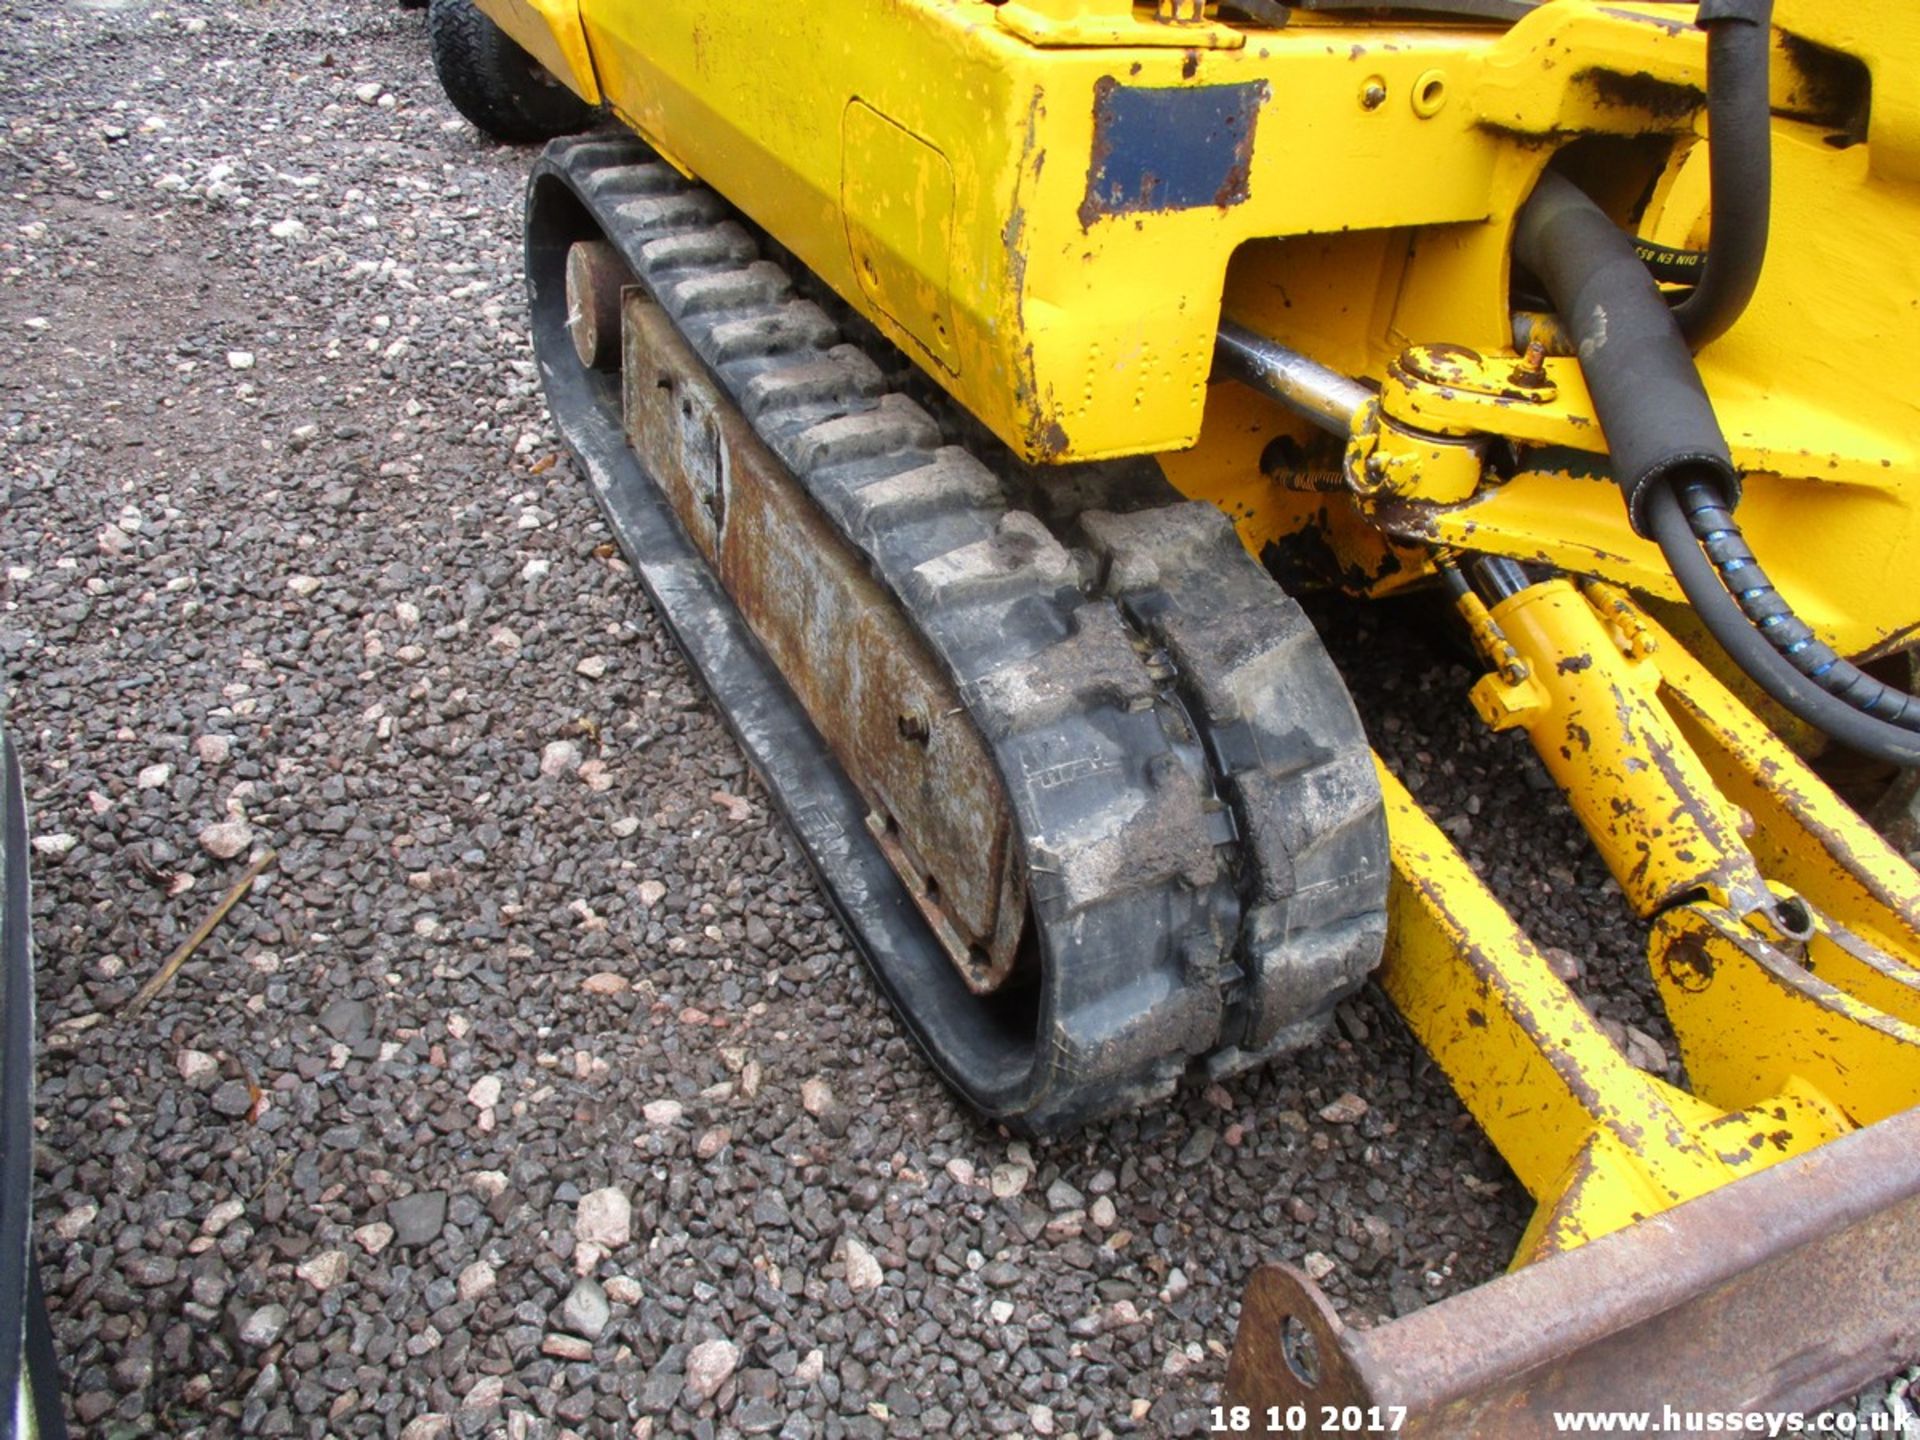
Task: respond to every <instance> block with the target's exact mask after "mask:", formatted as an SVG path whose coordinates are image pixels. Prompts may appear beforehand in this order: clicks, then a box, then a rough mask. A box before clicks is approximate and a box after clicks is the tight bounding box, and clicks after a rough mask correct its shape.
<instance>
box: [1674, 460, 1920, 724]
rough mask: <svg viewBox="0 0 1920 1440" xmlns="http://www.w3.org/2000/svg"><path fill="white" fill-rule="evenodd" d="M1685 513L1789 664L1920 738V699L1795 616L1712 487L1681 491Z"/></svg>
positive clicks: (1750, 616) (1722, 575) (1844, 698)
mask: <svg viewBox="0 0 1920 1440" xmlns="http://www.w3.org/2000/svg"><path fill="white" fill-rule="evenodd" d="M1675 493H1676V495H1677V496H1678V498H1679V501H1680V509H1681V511H1682V512H1683V513H1684V514H1685V515H1686V517H1687V526H1688V528H1689V529H1690V530H1691V531H1692V532H1693V538H1694V539H1695V540H1696V541H1697V542H1699V545H1700V548H1701V549H1702V550H1704V551H1705V552H1706V554H1707V559H1709V560H1711V561H1712V562H1713V568H1714V569H1715V570H1717V571H1718V572H1719V574H1720V579H1721V581H1722V583H1723V584H1725V586H1726V588H1727V589H1728V590H1729V591H1731V592H1732V595H1733V598H1734V600H1736V601H1737V602H1738V603H1739V606H1740V608H1741V610H1743V611H1745V612H1746V617H1747V619H1748V620H1749V621H1751V622H1752V624H1753V626H1754V628H1755V629H1757V630H1759V631H1760V633H1761V635H1762V636H1764V637H1765V638H1766V640H1767V642H1768V644H1770V645H1771V646H1772V647H1773V648H1774V649H1775V650H1777V651H1778V652H1779V653H1780V654H1781V656H1782V657H1784V658H1785V659H1786V661H1787V663H1788V664H1790V665H1792V666H1793V668H1794V669H1795V670H1797V671H1799V672H1800V673H1801V674H1802V675H1804V676H1806V677H1807V679H1809V680H1811V681H1813V682H1814V684H1816V685H1818V686H1819V687H1820V688H1821V689H1822V690H1825V691H1827V692H1828V693H1830V694H1832V695H1834V696H1836V697H1837V698H1839V699H1840V700H1842V701H1844V702H1845V703H1846V704H1848V705H1850V706H1852V707H1853V708H1854V709H1855V710H1858V711H1860V712H1861V713H1863V714H1866V715H1871V716H1873V717H1874V718H1875V719H1878V720H1885V721H1888V722H1889V723H1891V724H1894V725H1898V726H1900V727H1901V728H1902V729H1904V730H1912V731H1915V732H1916V733H1920V699H1916V698H1915V697H1914V696H1912V695H1909V694H1907V693H1906V692H1905V691H1904V690H1896V689H1894V688H1893V687H1892V686H1890V685H1883V684H1881V683H1880V682H1879V681H1878V680H1876V679H1874V678H1873V677H1872V676H1871V675H1869V674H1867V673H1866V671H1864V670H1862V669H1860V668H1859V666H1857V665H1855V664H1853V663H1852V662H1851V661H1849V660H1847V659H1846V658H1845V657H1843V656H1841V655H1838V654H1836V653H1835V652H1834V650H1833V648H1832V647H1831V646H1829V645H1828V644H1827V642H1826V641H1824V640H1822V639H1821V638H1820V637H1819V636H1818V635H1816V634H1814V633H1813V629H1812V627H1811V626H1809V625H1808V624H1807V622H1806V621H1804V620H1802V619H1801V618H1800V617H1799V616H1798V615H1796V614H1794V613H1793V607H1792V606H1790V605H1789V604H1787V601H1786V597H1785V596H1783V595H1782V594H1781V593H1780V592H1779V591H1778V590H1776V589H1774V588H1773V582H1772V581H1771V580H1769V579H1768V578H1767V572H1766V571H1765V570H1763V569H1761V568H1760V562H1759V561H1758V560H1757V559H1755V558H1754V554H1753V551H1752V550H1751V549H1750V548H1749V547H1748V545H1747V539H1746V536H1744V535H1742V534H1741V533H1740V527H1739V525H1738V524H1736V523H1735V522H1734V518H1733V516H1732V515H1731V514H1729V513H1728V511H1727V507H1726V506H1725V504H1723V503H1722V502H1721V499H1720V497H1719V496H1718V495H1716V494H1715V493H1714V492H1713V490H1712V488H1711V487H1709V486H1706V485H1702V484H1698V483H1688V484H1685V485H1681V486H1677V487H1676V489H1675Z"/></svg>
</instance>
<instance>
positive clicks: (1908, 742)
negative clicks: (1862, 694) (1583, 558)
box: [1647, 485, 1920, 767]
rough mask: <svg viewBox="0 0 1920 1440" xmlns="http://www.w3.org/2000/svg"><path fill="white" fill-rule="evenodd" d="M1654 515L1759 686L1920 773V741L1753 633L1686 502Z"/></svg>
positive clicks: (1660, 537) (1654, 503)
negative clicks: (1697, 533) (1814, 679)
mask: <svg viewBox="0 0 1920 1440" xmlns="http://www.w3.org/2000/svg"><path fill="white" fill-rule="evenodd" d="M1647 512H1648V519H1649V522H1650V523H1651V525H1652V527H1653V538H1654V540H1655V541H1656V542H1657V543H1658V544H1659V546H1660V551H1661V553H1662V554H1663V555H1665V556H1666V559H1667V564H1668V565H1669V566H1670V567H1672V570H1673V578H1674V579H1675V580H1677V581H1678V582H1679V583H1680V589H1681V592H1682V593H1683V594H1685V595H1686V597H1687V599H1688V600H1689V601H1691V602H1692V604H1693V608H1694V612H1695V613H1696V614H1697V615H1699V617H1700V623H1701V624H1703V625H1705V626H1706V627H1707V632H1708V633H1709V634H1711V635H1712V636H1713V638H1714V639H1715V640H1717V641H1719V642H1720V646H1721V648H1722V649H1724V650H1725V651H1726V652H1727V654H1728V655H1729V656H1730V657H1732V659H1733V662H1734V664H1736V665H1738V666H1739V667H1740V668H1741V669H1742V670H1744V671H1745V672H1746V673H1747V674H1748V675H1749V676H1750V677H1752V679H1753V681H1754V683H1755V684H1757V685H1758V686H1759V687H1760V688H1761V689H1762V690H1764V691H1766V692H1767V694H1769V695H1771V696H1772V697H1773V698H1774V699H1775V700H1777V701H1779V702H1780V704H1781V705H1782V706H1783V707H1785V708H1786V709H1787V710H1788V711H1789V712H1791V713H1792V714H1794V715H1797V716H1798V717H1799V718H1800V719H1802V720H1804V721H1806V723H1807V724H1809V725H1811V726H1813V727H1814V729H1816V730H1820V731H1823V732H1825V733H1826V734H1828V735H1830V736H1832V737H1833V738H1834V739H1835V740H1837V741H1838V742H1839V743H1840V744H1842V745H1845V746H1847V747H1848V748H1849V749H1852V750H1857V751H1859V752H1860V753H1861V754H1862V755H1869V756H1872V757H1873V758H1874V759H1876V760H1881V761H1885V762H1886V763H1887V764H1889V765H1900V766H1907V767H1913V766H1920V733H1915V732H1913V731H1910V730H1905V729H1902V728H1901V727H1900V726H1898V725H1892V724H1889V723H1888V722H1886V721H1885V720H1876V719H1874V718H1873V717H1872V716H1869V715H1863V714H1861V713H1860V712H1859V711H1858V710H1856V709H1854V708H1853V706H1851V705H1849V704H1848V703H1847V702H1846V701H1844V700H1842V699H1840V698H1839V697H1838V696H1835V695H1830V694H1828V693H1827V692H1826V691H1825V690H1822V689H1820V688H1819V687H1818V686H1817V685H1812V684H1809V683H1808V682H1807V681H1806V679H1805V678H1804V677H1803V676H1801V675H1800V673H1799V672H1798V671H1796V670H1795V669H1794V668H1793V667H1792V666H1791V665H1789V664H1788V663H1787V662H1786V660H1785V659H1783V658H1782V657H1781V655H1780V652H1779V651H1777V650H1775V649H1774V648H1773V646H1772V645H1770V644H1768V643H1767V640H1766V637H1765V636H1764V635H1762V634H1761V633H1760V632H1759V631H1758V630H1756V629H1754V628H1753V625H1752V623H1751V622H1750V621H1749V620H1748V619H1747V617H1746V615H1745V613H1744V612H1742V611H1741V609H1740V607H1739V606H1738V605H1736V604H1734V602H1733V597H1732V596H1730V595H1729V594H1727V591H1726V587H1725V586H1724V585H1723V584H1722V583H1721V581H1720V575H1719V572H1718V571H1716V570H1715V569H1714V568H1713V562H1712V561H1711V560H1709V559H1708V558H1707V555H1706V552H1705V551H1704V550H1702V549H1701V548H1700V546H1699V544H1698V543H1697V542H1696V540H1695V539H1694V534H1693V527H1692V526H1691V525H1690V524H1689V523H1688V521H1687V516H1686V512H1685V510H1683V509H1682V508H1681V502H1680V498H1679V497H1678V496H1677V495H1675V494H1674V493H1673V491H1672V490H1671V489H1669V488H1668V487H1667V486H1664V485H1663V486H1661V487H1660V488H1659V490H1658V491H1657V492H1656V493H1655V494H1654V495H1653V496H1652V497H1651V498H1650V500H1649V502H1648V505H1647Z"/></svg>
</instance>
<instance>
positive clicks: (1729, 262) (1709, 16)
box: [1673, 0, 1773, 350]
mask: <svg viewBox="0 0 1920 1440" xmlns="http://www.w3.org/2000/svg"><path fill="white" fill-rule="evenodd" d="M1697 20H1698V23H1699V24H1700V25H1701V27H1702V28H1704V29H1705V30H1706V32H1707V172H1708V188H1709V190H1710V192H1711V199H1712V204H1713V214H1712V220H1711V225H1712V229H1711V230H1710V232H1709V233H1708V237H1707V255H1706V266H1705V273H1704V274H1703V275H1702V276H1701V278H1700V283H1699V284H1698V285H1696V286H1695V287H1694V290H1693V293H1692V294H1691V295H1689V296H1688V297H1687V298H1686V299H1685V300H1682V301H1681V302H1680V303H1679V304H1678V305H1676V306H1675V307H1674V310H1673V313H1674V318H1675V319H1677V320H1678V321H1679V322H1680V332H1681V334H1683V335H1685V336H1686V337H1687V343H1688V344H1689V345H1691V346H1692V347H1693V348H1694V349H1696V350H1698V349H1699V348H1700V347H1701V346H1703V345H1705V344H1707V343H1708V342H1709V341H1712V340H1715V339H1718V338H1719V337H1720V336H1721V335H1723V334H1725V333H1726V332H1727V330H1728V329H1729V328H1731V327H1732V325H1733V322H1734V321H1735V320H1737V319H1739V318H1740V312H1741V311H1743V310H1745V309H1746V308H1747V301H1749V300H1750V299H1752V298H1753V291H1754V287H1755V286H1756V285H1758V284H1759V283H1760V265H1761V262H1762V261H1763V260H1765V259H1766V254H1767V230H1768V226H1769V224H1770V217H1771V212H1772V206H1773V119H1772V109H1771V105H1770V103H1769V100H1768V96H1767V60H1768V54H1769V51H1770V49H1771V46H1772V29H1771V25H1772V20H1773V0H1702V3H1701V5H1700V10H1699V13H1698V16H1697Z"/></svg>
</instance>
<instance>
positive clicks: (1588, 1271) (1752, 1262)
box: [1227, 1110, 1920, 1440]
mask: <svg viewBox="0 0 1920 1440" xmlns="http://www.w3.org/2000/svg"><path fill="white" fill-rule="evenodd" d="M1916 1356H1920V1110H1911V1111H1907V1112H1905V1113H1903V1114H1900V1115H1897V1116H1894V1117H1893V1118H1891V1119H1888V1120H1883V1121H1881V1122H1880V1123H1879V1124H1877V1125H1874V1126H1871V1127H1869V1128H1867V1129H1865V1130H1861V1131H1857V1132H1855V1133H1854V1134H1852V1135H1849V1136H1846V1137H1845V1138H1843V1139H1840V1140H1836V1141H1834V1142H1832V1143H1831V1144H1828V1145H1824V1146H1822V1147H1821V1148H1820V1149H1818V1150H1815V1151H1813V1152H1811V1153H1810V1154H1807V1155H1804V1156H1801V1157H1800V1158H1798V1159H1794V1160H1789V1161H1785V1162H1782V1163H1781V1164H1779V1165H1776V1166H1774V1167H1772V1168H1771V1169H1768V1170H1764V1171H1762V1172H1760V1173H1759V1174H1757V1175H1753V1176H1750V1177H1749V1178H1747V1179H1744V1180H1739V1181H1736V1182H1734V1183H1733V1184H1731V1185H1728V1186H1726V1187H1725V1188H1724V1189H1721V1190H1716V1191H1714V1192H1713V1193H1711V1194H1709V1195H1704V1196H1702V1197H1700V1198H1699V1199H1697V1200H1692V1201H1689V1202H1688V1203H1686V1204H1684V1205H1681V1206H1678V1207H1677V1208H1675V1209H1673V1210H1670V1211H1667V1212H1666V1213H1664V1214H1662V1215H1657V1216H1654V1217H1652V1218H1650V1219H1647V1220H1643V1221H1641V1222H1640V1223H1639V1224H1638V1225H1636V1226H1634V1227H1633V1228H1632V1229H1630V1230H1623V1231H1620V1232H1618V1233H1616V1234H1613V1235H1609V1236H1605V1237H1604V1238H1602V1239H1599V1240H1596V1241H1593V1242H1592V1243H1591V1244H1587V1245H1583V1246H1581V1247H1580V1248H1578V1249H1575V1250H1570V1251H1567V1252H1565V1253H1564V1254H1560V1255H1555V1256H1552V1257H1551V1258H1549V1259H1546V1260H1542V1261H1540V1262H1539V1263H1537V1264H1534V1265H1529V1266H1527V1267H1526V1268H1524V1269H1521V1270H1517V1271H1515V1272H1514V1273H1512V1274H1510V1275H1505V1276H1502V1277H1501V1278H1500V1279H1498V1280H1495V1281H1493V1282H1491V1283H1489V1284H1486V1285H1482V1286H1480V1287H1479V1288H1478V1289H1475V1290H1470V1291H1468V1292H1467V1293H1465V1294H1463V1295H1457V1296H1455V1297H1454V1298H1452V1299H1450V1300H1447V1301H1443V1302H1442V1303H1441V1304H1438V1305H1434V1306H1432V1307H1430V1308H1428V1309H1425V1310H1420V1311H1416V1312H1415V1313H1414V1314H1411V1315H1408V1316H1405V1317H1403V1318H1401V1319H1399V1320H1396V1321H1394V1322H1392V1323H1391V1324H1388V1325H1383V1326H1381V1327H1379V1328H1378V1329H1374V1330H1356V1329H1349V1328H1348V1327H1347V1326H1346V1325H1344V1324H1343V1323H1342V1322H1341V1321H1340V1319H1339V1318H1338V1317H1337V1316H1336V1315H1335V1314H1334V1312H1333V1309H1332V1307H1331V1306H1330V1305H1329V1304H1328V1303H1327V1300H1326V1298H1325V1297H1324V1296H1323V1295H1322V1294H1321V1293H1320V1292H1319V1290H1318V1289H1316V1288H1315V1286H1314V1285H1313V1282H1311V1281H1310V1280H1308V1279H1307V1278H1306V1277H1305V1276H1303V1275H1301V1274H1300V1273H1299V1272H1297V1271H1295V1270H1293V1269H1292V1268H1291V1267H1288V1266H1285V1265H1266V1266H1263V1267H1261V1269H1260V1270H1258V1271H1256V1272H1255V1274H1254V1276H1253V1279H1252V1281H1251V1283H1250V1284H1249V1285H1248V1287H1247V1294H1246V1299H1245V1302H1244V1304H1243V1306H1242V1309H1241V1313H1240V1332H1239V1336H1238V1338H1237V1340H1236V1342H1235V1345H1234V1352H1233V1361H1232V1364H1231V1366H1230V1367H1229V1369H1228V1372H1227V1403H1228V1404H1230V1405H1244V1406H1248V1407H1250V1410H1251V1412H1252V1414H1251V1417H1250V1418H1251V1423H1252V1429H1251V1432H1250V1433H1253V1434H1256V1435H1289V1434H1299V1435H1304V1436H1319V1435H1334V1434H1350V1433H1352V1429H1351V1427H1350V1426H1348V1427H1347V1428H1345V1429H1343V1428H1342V1418H1341V1412H1342V1411H1343V1410H1344V1409H1345V1408H1346V1407H1350V1406H1358V1407H1360V1409H1361V1410H1362V1411H1363V1412H1367V1411H1371V1410H1373V1409H1374V1408H1376V1407H1377V1408H1378V1409H1379V1410H1380V1411H1381V1412H1382V1413H1383V1415H1387V1416H1391V1414H1392V1412H1393V1411H1394V1410H1395V1408H1397V1407H1399V1408H1404V1412H1405V1419H1404V1423H1403V1424H1402V1426H1401V1428H1400V1429H1399V1430H1398V1431H1397V1432H1396V1433H1398V1434H1401V1435H1405V1436H1410V1437H1418V1436H1433V1437H1441V1436H1445V1437H1448V1440H1509V1437H1511V1440H1535V1437H1538V1436H1541V1435H1549V1434H1553V1433H1556V1429H1555V1423H1554V1416H1555V1414H1556V1413H1559V1414H1566V1413H1569V1412H1573V1411H1609V1412H1614V1413H1616V1414H1619V1413H1622V1412H1626V1413H1632V1412H1647V1413H1648V1414H1649V1415H1650V1417H1651V1423H1650V1424H1648V1425H1647V1426H1646V1430H1649V1431H1651V1430H1653V1429H1655V1428H1657V1426H1658V1425H1659V1423H1660V1420H1661V1417H1662V1414H1663V1411H1664V1408H1665V1407H1667V1406H1672V1407H1673V1408H1674V1409H1676V1410H1681V1411H1730V1410H1741V1411H1810V1410H1814V1409H1817V1408H1818V1407H1819V1406H1821V1405H1824V1404H1828V1403H1831V1402H1832V1401H1834V1400H1837V1399H1840V1398H1842V1397H1844V1396H1846V1395H1849V1394H1852V1393H1854V1392H1855V1391H1856V1390H1858V1389H1859V1388H1860V1387H1861V1386H1863V1385H1865V1384H1866V1383H1868V1382H1869V1381H1872V1380H1875V1379H1877V1378H1879V1377H1881V1376H1883V1375H1887V1374H1890V1373H1891V1372H1893V1371H1894V1370H1896V1369H1898V1368H1900V1367H1901V1366H1902V1365H1905V1364H1910V1363H1911V1362H1912V1361H1913V1360H1914V1358H1915V1357H1916ZM1293 1407H1300V1408H1299V1410H1298V1412H1297V1414H1296V1417H1295V1418H1301V1419H1304V1420H1305V1421H1306V1422H1307V1423H1306V1424H1305V1426H1304V1427H1303V1428H1300V1429H1298V1430H1289V1429H1287V1428H1286V1425H1285V1422H1286V1420H1287V1419H1288V1418H1289V1416H1288V1412H1289V1410H1291V1409H1293ZM1329 1416H1331V1417H1332V1422H1331V1423H1328V1417H1329ZM1347 1418H1348V1419H1350V1418H1351V1417H1350V1416H1348V1417H1347ZM1270 1421H1278V1422H1280V1423H1279V1424H1277V1425H1276V1424H1270V1423H1269V1422H1270ZM1613 1433H1616V1434H1633V1433H1642V1432H1639V1431H1635V1430H1632V1429H1629V1430H1626V1431H1620V1430H1615V1431H1614V1432H1613Z"/></svg>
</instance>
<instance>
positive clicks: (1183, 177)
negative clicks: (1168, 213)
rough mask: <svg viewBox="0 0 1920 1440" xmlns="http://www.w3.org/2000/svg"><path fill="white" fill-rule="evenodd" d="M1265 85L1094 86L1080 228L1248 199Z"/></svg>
mask: <svg viewBox="0 0 1920 1440" xmlns="http://www.w3.org/2000/svg"><path fill="white" fill-rule="evenodd" d="M1267 94H1268V91H1267V82H1266V81H1264V80H1254V81H1249V82H1247V83H1246V84H1242V85H1189V86H1181V87H1179V88H1175V89H1167V88H1165V87H1157V88H1153V89H1146V88H1142V87H1136V86H1131V85H1122V84H1121V83H1120V82H1119V81H1118V80H1116V79H1114V78H1113V77H1112V76H1111V75H1103V76H1101V77H1100V79H1099V80H1097V81H1096V82H1094V87H1093V156H1092V159H1091V162H1090V163H1089V164H1088V166H1087V198H1086V199H1085V200H1084V201H1082V202H1081V205H1080V223H1081V224H1082V225H1083V226H1085V225H1091V224H1092V223H1093V222H1094V221H1095V220H1096V219H1098V218H1099V217H1100V216H1102V215H1130V214H1137V213H1140V212H1143V211H1163V210H1195V209H1199V208H1200V207H1202V206H1206V205H1216V206H1219V207H1220V208H1222V209H1225V208H1226V207H1228V206H1231V205H1238V204H1239V203H1240V202H1241V201H1243V200H1245V199H1246V198H1247V173H1248V169H1249V167H1250V165H1251V163H1252V159H1253V127H1254V124H1255V122H1256V121H1258V120H1259V118H1260V109H1261V107H1262V106H1263V105H1265V104H1266V102H1267Z"/></svg>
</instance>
